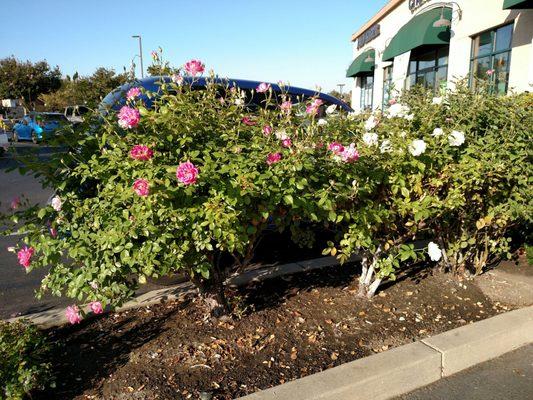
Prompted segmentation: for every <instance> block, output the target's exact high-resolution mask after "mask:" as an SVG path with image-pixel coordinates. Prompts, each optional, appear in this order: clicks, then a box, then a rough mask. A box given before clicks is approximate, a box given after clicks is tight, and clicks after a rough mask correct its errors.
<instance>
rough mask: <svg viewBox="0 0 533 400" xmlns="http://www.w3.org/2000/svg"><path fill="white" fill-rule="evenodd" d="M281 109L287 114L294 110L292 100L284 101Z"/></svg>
mask: <svg viewBox="0 0 533 400" xmlns="http://www.w3.org/2000/svg"><path fill="white" fill-rule="evenodd" d="M280 108H281V111H284V112H286V113H287V114H289V113H290V112H291V109H292V102H291V101H290V100H287V101H284V102H283V103H281V106H280Z"/></svg>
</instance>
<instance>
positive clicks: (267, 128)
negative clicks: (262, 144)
mask: <svg viewBox="0 0 533 400" xmlns="http://www.w3.org/2000/svg"><path fill="white" fill-rule="evenodd" d="M271 133H272V127H271V126H270V125H265V126H263V134H264V135H265V136H268V135H270V134H271Z"/></svg>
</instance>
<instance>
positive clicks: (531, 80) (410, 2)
mask: <svg viewBox="0 0 533 400" xmlns="http://www.w3.org/2000/svg"><path fill="white" fill-rule="evenodd" d="M351 40H352V42H353V62H352V64H351V65H350V67H349V68H348V70H347V73H346V76H347V77H350V78H354V80H353V88H352V107H353V108H354V109H355V110H364V109H377V108H381V109H383V107H384V106H386V105H387V104H388V101H389V99H390V97H391V96H394V95H395V93H396V92H398V91H401V90H403V89H408V88H409V87H411V86H413V85H415V84H420V85H424V86H426V87H428V88H432V89H434V90H435V92H436V93H438V92H439V91H440V89H441V88H444V87H448V88H450V87H452V86H453V83H454V81H455V80H456V79H461V78H467V79H469V84H470V85H472V86H474V85H475V84H476V82H477V79H484V80H489V82H490V83H491V88H492V90H493V91H495V92H498V93H507V92H509V91H516V92H523V91H529V90H532V89H533V43H532V40H533V0H457V1H450V2H447V1H435V0H390V1H389V2H388V3H387V4H386V5H385V7H383V8H382V9H381V10H380V11H379V12H378V13H377V14H376V15H375V16H374V17H372V19H370V21H368V22H367V23H366V24H365V25H363V26H362V27H361V28H360V29H359V30H358V31H357V32H355V33H354V34H353V35H352V38H351Z"/></svg>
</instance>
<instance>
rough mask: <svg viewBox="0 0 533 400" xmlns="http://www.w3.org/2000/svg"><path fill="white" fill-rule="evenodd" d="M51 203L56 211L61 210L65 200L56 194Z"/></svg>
mask: <svg viewBox="0 0 533 400" xmlns="http://www.w3.org/2000/svg"><path fill="white" fill-rule="evenodd" d="M50 204H51V205H52V208H53V209H54V210H56V211H61V207H63V202H62V201H61V199H60V198H59V196H54V198H53V199H52V201H51V203H50Z"/></svg>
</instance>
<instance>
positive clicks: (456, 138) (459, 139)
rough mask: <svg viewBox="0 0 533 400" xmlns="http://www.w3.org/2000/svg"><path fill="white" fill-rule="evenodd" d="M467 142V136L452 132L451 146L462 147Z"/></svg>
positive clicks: (449, 140)
mask: <svg viewBox="0 0 533 400" xmlns="http://www.w3.org/2000/svg"><path fill="white" fill-rule="evenodd" d="M464 142H465V134H464V133H463V132H459V131H452V133H450V136H448V143H449V144H450V146H456V147H457V146H461V145H462V144H463V143H464Z"/></svg>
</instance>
